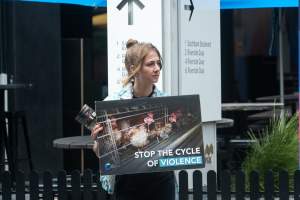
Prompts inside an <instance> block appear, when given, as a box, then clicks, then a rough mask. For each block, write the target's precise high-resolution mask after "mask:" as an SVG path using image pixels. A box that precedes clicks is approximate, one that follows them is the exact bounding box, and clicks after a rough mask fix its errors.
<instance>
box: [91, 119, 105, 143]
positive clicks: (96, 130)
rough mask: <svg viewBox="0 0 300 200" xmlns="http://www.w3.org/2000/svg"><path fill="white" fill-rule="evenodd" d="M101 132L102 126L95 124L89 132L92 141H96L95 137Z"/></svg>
mask: <svg viewBox="0 0 300 200" xmlns="http://www.w3.org/2000/svg"><path fill="white" fill-rule="evenodd" d="M102 131H103V126H102V125H101V124H100V123H97V124H96V125H95V127H94V128H93V129H92V132H91V137H92V139H93V140H96V138H97V135H98V134H99V133H100V132H102Z"/></svg>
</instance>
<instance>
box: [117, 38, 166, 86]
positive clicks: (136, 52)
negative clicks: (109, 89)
mask: <svg viewBox="0 0 300 200" xmlns="http://www.w3.org/2000/svg"><path fill="white" fill-rule="evenodd" d="M126 48H127V50H126V55H125V67H126V70H127V72H128V75H127V77H126V78H125V79H124V81H123V84H124V85H127V84H128V83H130V82H131V81H133V79H134V76H135V75H136V73H137V72H138V71H140V69H141V67H142V64H143V62H144V59H145V57H146V56H147V54H148V53H149V52H150V51H151V50H154V51H155V52H156V53H157V55H158V56H159V59H161V55H160V53H159V51H158V49H157V48H156V47H155V46H154V45H153V44H151V43H144V42H138V41H137V40H133V39H129V40H128V41H127V43H126Z"/></svg>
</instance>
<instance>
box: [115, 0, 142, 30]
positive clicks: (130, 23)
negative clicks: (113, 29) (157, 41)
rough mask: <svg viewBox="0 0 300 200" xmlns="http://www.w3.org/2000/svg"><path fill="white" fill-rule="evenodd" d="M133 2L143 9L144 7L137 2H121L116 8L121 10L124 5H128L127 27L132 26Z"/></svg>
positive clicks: (132, 0)
mask: <svg viewBox="0 0 300 200" xmlns="http://www.w3.org/2000/svg"><path fill="white" fill-rule="evenodd" d="M133 2H134V3H135V4H136V5H137V6H138V7H139V8H140V9H143V8H144V7H145V5H144V4H143V3H142V2H141V1H139V0H122V1H121V2H120V3H119V5H118V6H117V8H118V9H119V10H121V9H122V8H123V7H124V6H125V5H126V3H128V25H132V24H133Z"/></svg>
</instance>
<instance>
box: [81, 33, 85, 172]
mask: <svg viewBox="0 0 300 200" xmlns="http://www.w3.org/2000/svg"><path fill="white" fill-rule="evenodd" d="M83 45H84V44H83V38H81V39H80V95H81V96H80V103H81V105H80V107H82V106H83V103H84V74H83V73H84V71H83V65H84V56H83ZM83 132H84V127H83V125H81V131H80V133H81V136H83ZM80 154H81V173H83V171H84V151H83V149H81V151H80Z"/></svg>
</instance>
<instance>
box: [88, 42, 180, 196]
mask: <svg viewBox="0 0 300 200" xmlns="http://www.w3.org/2000/svg"><path fill="white" fill-rule="evenodd" d="M126 47H127V51H126V56H125V67H126V70H127V72H128V77H127V78H126V80H125V81H124V87H123V89H122V90H121V91H119V92H117V93H115V94H114V95H112V96H108V97H107V98H106V99H105V100H120V99H131V98H139V97H158V96H165V94H164V93H162V92H161V91H159V90H158V89H157V88H156V86H155V83H157V81H158V79H159V75H160V70H161V68H162V63H161V55H160V53H159V51H158V49H157V48H156V47H155V46H153V45H152V44H151V43H142V42H138V41H136V40H132V39H130V40H128V41H127V44H126ZM102 130H103V127H102V126H101V125H99V124H97V125H96V126H95V128H94V129H93V130H92V133H91V137H92V138H93V139H95V138H96V137H97V135H98V134H99V133H100V132H101V131H102ZM96 144H97V143H96ZM96 150H97V145H95V146H94V151H95V152H97V151H96ZM101 181H102V186H103V187H104V189H106V191H108V192H112V191H113V190H114V193H115V197H116V199H117V200H135V199H139V200H141V199H143V200H147V199H151V200H153V199H155V200H160V199H161V200H174V199H175V178H174V173H173V172H156V173H141V174H130V175H120V176H116V178H115V183H114V187H113V185H112V184H113V181H112V177H111V176H103V177H101ZM113 188H114V189H113Z"/></svg>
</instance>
